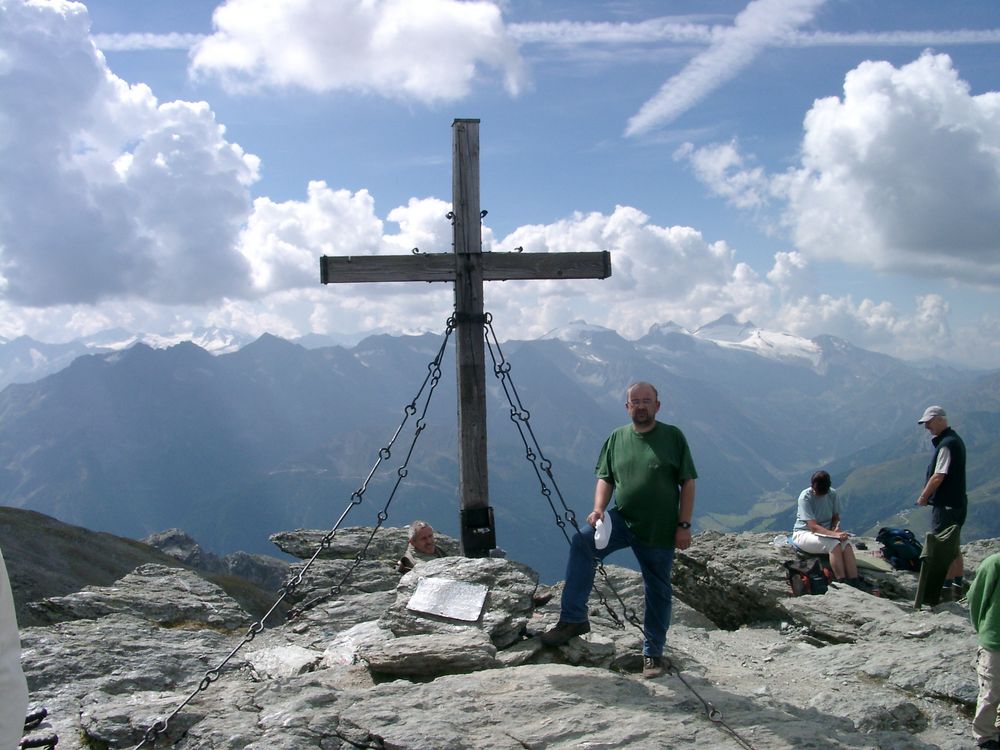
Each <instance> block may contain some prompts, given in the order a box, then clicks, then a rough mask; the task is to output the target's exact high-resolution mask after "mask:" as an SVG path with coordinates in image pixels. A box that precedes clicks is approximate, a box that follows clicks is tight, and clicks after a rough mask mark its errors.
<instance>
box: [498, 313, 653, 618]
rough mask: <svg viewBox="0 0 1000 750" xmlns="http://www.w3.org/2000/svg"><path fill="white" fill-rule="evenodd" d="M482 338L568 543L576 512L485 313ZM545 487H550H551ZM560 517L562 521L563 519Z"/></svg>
mask: <svg viewBox="0 0 1000 750" xmlns="http://www.w3.org/2000/svg"><path fill="white" fill-rule="evenodd" d="M484 335H485V338H486V348H487V349H488V350H489V353H490V359H491V360H492V361H493V374H494V375H496V377H497V379H498V380H499V381H500V385H501V387H502V388H503V392H504V395H505V396H506V397H507V403H508V405H509V406H510V420H511V421H512V422H513V423H514V425H515V426H516V427H517V431H518V434H520V436H521V442H522V443H524V458H525V460H527V461H528V462H529V463H530V464H531V466H532V468H533V469H534V471H535V476H536V477H538V483H539V486H540V492H541V494H542V497H544V498H545V500H546V501H547V502H548V504H549V507H550V508H551V509H552V514H553V516H554V517H555V523H556V526H558V527H559V529H560V530H561V531H562V533H563V536H564V537H566V542H567V543H570V537H569V534H568V533H567V531H566V523H567V522H568V523H569V524H570V525H571V526H572V527H573V528H574V529H575V530H576V531H580V526H579V524H578V523H577V520H576V513H574V512H573V509H572V508H570V507H569V505H567V504H566V499H565V498H564V497H563V494H562V491H561V490H560V489H559V485H558V483H557V482H556V478H555V475H553V473H552V462H551V461H549V460H548V459H547V458H546V457H545V454H544V453H542V448H541V446H540V445H539V444H538V439H537V438H536V437H535V432H534V430H533V429H532V428H531V423H530V421H529V420H530V419H531V413H530V412H529V411H528V410H527V409H526V408H524V404H523V403H522V402H521V397H520V395H519V394H518V392H517V386H515V385H514V380H513V378H512V377H511V374H510V370H511V366H510V363H509V362H508V361H507V358H506V357H505V356H504V353H503V350H502V348H501V347H500V341H499V339H498V338H497V335H496V331H494V330H493V316H492V314H490V313H486V315H485V322H484ZM549 485H551V488H550V486H549ZM553 491H555V494H556V496H557V497H558V498H559V503H560V504H561V505H562V513H561V514H560V511H559V510H558V509H557V508H556V505H555V502H554V501H553V499H552V493H553ZM564 518H565V520H563V519H564ZM597 570H598V572H599V573H600V574H601V578H602V579H603V581H604V584H605V585H606V586H607V587H608V590H609V591H611V593H612V594H613V595H614V596H615V597H616V598H617V599H618V602H619V603H620V604H621V608H622V613H623V615H624V617H625V619H626V620H628V622H630V623H632V624H633V625H636V626H637V627H639V628H640V629H641V628H642V623H640V622H639V617H638V614H637V613H636V612H635V610H634V609H633V608H631V607H629V606H628V605H627V604H626V603H625V600H624V599H622V597H621V595H620V594H619V593H618V591H617V590H616V589H615V587H614V585H613V584H612V583H611V580H610V579H609V578H608V573H607V571H606V570H605V569H604V565H603V563H601V562H600V561H598V562H597ZM596 593H597V598H598V601H599V602H600V603H601V605H602V606H603V607H604V608H605V610H606V611H607V613H608V616H609V617H610V618H611V619H612V621H613V622H614V623H615V626H616V627H617V628H618V629H619V630H624V629H625V623H624V622H623V621H622V618H621V617H620V616H619V615H618V612H616V611H615V609H614V607H612V606H611V603H610V602H609V601H608V599H607V597H605V596H604V594H603V593H602V592H601V590H600V589H597V590H596Z"/></svg>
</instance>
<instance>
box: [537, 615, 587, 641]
mask: <svg viewBox="0 0 1000 750" xmlns="http://www.w3.org/2000/svg"><path fill="white" fill-rule="evenodd" d="M589 632H590V623H589V622H563V621H562V620H560V621H559V622H558V623H556V626H555V627H554V628H552V629H551V630H546V631H545V632H544V633H542V645H543V646H562V645H563V644H564V643H566V642H567V641H568V640H569V639H570V638H573V637H574V636H577V635H583V634H584V633H589Z"/></svg>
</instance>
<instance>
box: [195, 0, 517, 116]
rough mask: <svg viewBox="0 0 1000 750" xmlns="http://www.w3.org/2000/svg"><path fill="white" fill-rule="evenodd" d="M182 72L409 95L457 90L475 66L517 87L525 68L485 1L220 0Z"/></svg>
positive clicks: (454, 94) (463, 88) (248, 84)
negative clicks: (188, 69)
mask: <svg viewBox="0 0 1000 750" xmlns="http://www.w3.org/2000/svg"><path fill="white" fill-rule="evenodd" d="M212 20H213V23H214V26H215V33H213V34H212V35H210V36H208V37H206V38H205V39H203V40H201V41H200V42H198V43H197V44H196V45H195V47H194V48H193V50H192V54H191V71H192V73H194V74H195V75H197V76H215V77H218V78H219V79H220V80H221V81H222V82H223V83H224V84H225V85H227V86H230V87H233V88H236V89H243V88H246V89H254V88H259V87H296V88H302V89H306V90H309V91H314V92H327V91H335V90H351V91H362V92H371V93H376V94H379V95H383V96H392V97H400V98H406V99H415V100H418V101H427V102H432V101H449V100H454V99H458V98H461V97H463V96H465V95H466V94H467V93H469V91H470V90H471V87H472V84H473V82H474V81H475V80H476V78H477V76H478V75H480V74H481V72H482V69H483V68H486V69H492V70H497V71H500V72H501V73H502V75H503V78H504V85H505V86H506V88H507V90H508V91H509V92H510V93H511V94H517V93H518V92H519V91H520V90H521V89H522V87H523V86H524V85H525V68H524V64H523V62H522V60H521V57H520V54H519V52H518V48H517V44H516V42H515V41H514V39H513V38H512V37H511V36H510V34H509V33H508V31H507V29H506V27H505V26H504V23H503V17H502V14H501V11H500V8H499V6H498V5H497V4H496V3H493V2H486V0H479V1H476V2H459V1H458V0H420V2H413V1H412V0H227V1H226V2H224V3H223V4H222V5H220V6H219V7H218V8H216V10H215V12H214V14H213V17H212Z"/></svg>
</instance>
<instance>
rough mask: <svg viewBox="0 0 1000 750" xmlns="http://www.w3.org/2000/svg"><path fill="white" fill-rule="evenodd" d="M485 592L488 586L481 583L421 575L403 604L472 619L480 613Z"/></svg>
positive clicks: (408, 606)
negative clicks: (406, 601) (407, 601)
mask: <svg viewBox="0 0 1000 750" xmlns="http://www.w3.org/2000/svg"><path fill="white" fill-rule="evenodd" d="M488 592H489V589H488V588H487V587H486V586H484V585H483V584H481V583H465V582H464V581H453V580H451V579H450V578H421V579H420V580H418V581H417V589H416V591H414V592H413V596H411V597H410V601H409V603H408V604H407V605H406V608H407V609H412V610H413V611H415V612H425V613H427V614H429V615H438V616H440V617H447V618H448V619H450V620H464V621H466V622H475V621H476V620H478V619H479V615H480V614H482V611H483V604H484V603H485V602H486V594H487V593H488Z"/></svg>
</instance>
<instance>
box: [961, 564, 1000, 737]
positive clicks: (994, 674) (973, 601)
mask: <svg viewBox="0 0 1000 750" xmlns="http://www.w3.org/2000/svg"><path fill="white" fill-rule="evenodd" d="M968 600H969V619H970V620H972V627H973V628H974V629H975V631H976V633H977V635H978V637H979V660H978V663H977V667H976V671H977V672H978V674H979V697H978V699H977V700H976V715H975V717H974V718H973V720H972V735H973V736H974V737H975V738H976V744H977V745H978V746H979V747H981V748H988V749H989V750H1000V734H998V731H997V720H998V709H1000V554H995V555H990V556H989V557H987V558H986V559H985V560H983V562H982V564H981V565H980V566H979V568H978V569H977V570H976V578H975V580H973V582H972V587H971V588H970V589H969V596H968Z"/></svg>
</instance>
